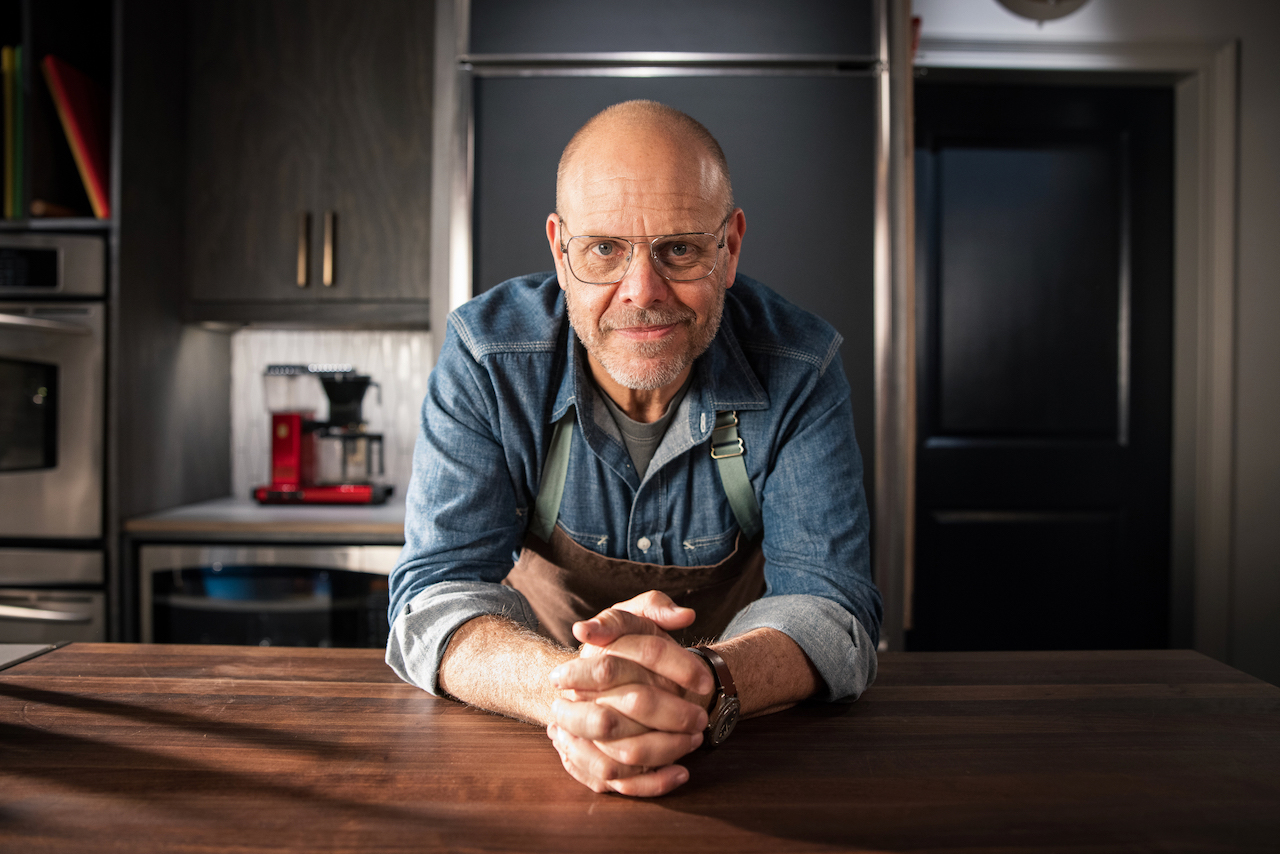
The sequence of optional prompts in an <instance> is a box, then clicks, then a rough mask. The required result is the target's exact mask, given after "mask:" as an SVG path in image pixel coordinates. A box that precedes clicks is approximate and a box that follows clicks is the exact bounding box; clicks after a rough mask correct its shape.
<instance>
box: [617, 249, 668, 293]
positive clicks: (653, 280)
mask: <svg viewBox="0 0 1280 854" xmlns="http://www.w3.org/2000/svg"><path fill="white" fill-rule="evenodd" d="M632 251H633V252H634V253H635V255H634V257H632V259H631V266H630V267H629V268H628V269H627V275H626V276H624V277H623V279H622V281H621V282H619V283H618V298H619V299H622V300H625V301H627V302H629V303H631V304H632V305H636V306H639V307H640V308H648V307H649V306H651V305H653V304H654V303H655V302H661V301H662V300H664V299H666V296H667V280H666V279H665V278H663V277H662V274H661V273H659V272H658V270H657V267H656V266H655V265H654V263H653V254H652V252H651V251H650V249H649V246H648V244H642V245H640V246H637V247H635V249H633V250H632Z"/></svg>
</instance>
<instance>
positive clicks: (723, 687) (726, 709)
mask: <svg viewBox="0 0 1280 854" xmlns="http://www.w3.org/2000/svg"><path fill="white" fill-rule="evenodd" d="M689 652H692V653H693V654H694V655H699V656H702V660H703V661H705V662H706V663H707V664H709V665H711V672H712V673H714V674H715V677H716V693H715V695H714V697H713V699H714V701H715V702H713V703H712V704H711V711H710V712H709V713H708V714H707V731H706V736H705V737H704V740H703V745H704V746H705V747H719V746H720V745H721V744H723V743H724V740H725V739H726V738H728V737H729V733H731V732H733V728H734V726H736V725H737V723H738V710H739V704H738V686H736V685H734V684H733V676H732V674H730V673H729V665H727V664H725V663H724V659H723V658H721V657H720V653H718V652H716V651H715V650H714V649H712V648H711V647H709V646H691V647H689Z"/></svg>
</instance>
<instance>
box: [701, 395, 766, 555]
mask: <svg viewBox="0 0 1280 854" xmlns="http://www.w3.org/2000/svg"><path fill="white" fill-rule="evenodd" d="M745 452H746V446H744V445H743V444H742V437H741V436H739V435H738V413H736V412H717V413H716V427H715V429H714V430H712V431H711V459H713V460H715V461H716V467H717V468H718V469H719V470H720V483H721V485H722V486H724V494H725V497H727V498H728V499H729V508H730V509H731V510H733V517H734V518H735V519H737V520H738V527H739V528H741V529H742V533H743V534H744V535H745V536H746V538H747V539H748V540H750V539H754V538H755V537H756V535H758V534H759V533H760V531H761V530H763V528H764V525H763V523H762V522H761V521H760V502H758V501H756V493H755V490H753V489H752V488H751V478H750V477H748V476H747V464H746V461H745V460H743V459H742V455H743V454H744V453H745Z"/></svg>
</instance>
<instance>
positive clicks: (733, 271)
mask: <svg viewBox="0 0 1280 854" xmlns="http://www.w3.org/2000/svg"><path fill="white" fill-rule="evenodd" d="M746 233H747V215H746V214H745V213H743V212H742V208H735V209H734V211H733V213H731V214H729V221H728V222H727V223H725V227H724V245H725V248H726V249H728V250H729V257H728V258H726V259H725V261H726V265H725V274H726V275H725V280H724V286H725V287H726V288H731V287H733V280H734V279H735V278H736V277H737V275H738V258H739V257H740V256H741V255H742V236H743V235H744V234H746Z"/></svg>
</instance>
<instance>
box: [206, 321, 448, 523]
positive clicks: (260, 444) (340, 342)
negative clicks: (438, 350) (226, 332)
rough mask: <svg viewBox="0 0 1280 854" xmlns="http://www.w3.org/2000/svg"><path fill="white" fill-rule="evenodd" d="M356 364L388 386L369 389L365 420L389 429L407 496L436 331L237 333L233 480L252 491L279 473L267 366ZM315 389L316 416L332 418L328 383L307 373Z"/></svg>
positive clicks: (389, 475) (389, 478)
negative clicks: (272, 451)
mask: <svg viewBox="0 0 1280 854" xmlns="http://www.w3.org/2000/svg"><path fill="white" fill-rule="evenodd" d="M314 363H325V364H350V365H352V366H354V367H355V369H356V370H358V371H359V372H360V373H362V374H368V375H369V376H371V377H373V380H374V382H376V383H378V384H379V385H380V386H381V391H382V404H381V405H379V404H378V389H376V388H374V387H373V386H370V387H369V391H368V393H367V394H366V395H365V399H364V413H363V414H364V418H365V421H367V422H368V423H369V429H370V431H372V432H375V433H376V432H381V433H382V434H383V452H384V455H385V457H386V470H387V471H386V474H385V475H384V477H383V479H384V480H385V481H386V482H387V483H392V484H395V492H394V493H393V495H394V496H395V497H396V498H398V499H401V500H403V498H404V493H405V489H406V488H407V487H408V485H409V469H410V465H411V463H412V459H413V443H414V440H415V439H416V438H417V436H418V411H419V409H420V408H421V406H422V398H423V397H424V396H425V395H426V393H427V374H428V373H429V372H430V371H431V334H430V333H429V332H347V331H334V330H323V331H306V330H292V329H243V330H240V331H239V332H236V333H235V334H233V335H232V338H231V460H232V462H231V484H232V488H233V489H234V490H235V495H237V496H243V497H247V496H248V495H249V493H250V490H251V489H252V488H253V487H255V486H261V485H263V484H265V483H268V482H269V481H270V479H271V461H270V459H271V458H270V441H271V437H270V435H269V434H270V432H271V419H270V414H269V413H268V411H267V406H266V401H265V396H264V392H263V384H262V373H263V371H264V370H265V369H266V367H267V365H309V364H314ZM299 381H300V382H301V383H304V384H305V387H304V391H306V393H308V394H313V395H314V400H313V401H309V402H312V403H314V407H315V410H316V417H317V418H319V419H324V418H326V417H328V412H329V405H328V402H327V401H326V399H325V396H324V391H323V390H322V389H321V388H320V381H319V380H316V379H313V378H311V377H301V378H299Z"/></svg>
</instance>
